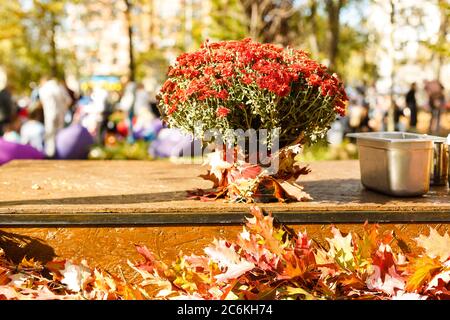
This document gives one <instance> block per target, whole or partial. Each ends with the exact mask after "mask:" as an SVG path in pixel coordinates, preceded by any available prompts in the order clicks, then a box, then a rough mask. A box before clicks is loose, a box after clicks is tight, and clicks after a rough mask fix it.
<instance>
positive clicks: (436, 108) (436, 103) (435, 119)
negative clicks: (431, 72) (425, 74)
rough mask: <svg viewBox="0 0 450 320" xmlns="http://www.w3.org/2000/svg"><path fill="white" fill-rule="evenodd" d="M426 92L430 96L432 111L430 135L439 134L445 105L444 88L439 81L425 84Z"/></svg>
mask: <svg viewBox="0 0 450 320" xmlns="http://www.w3.org/2000/svg"><path fill="white" fill-rule="evenodd" d="M425 91H426V92H427V94H428V104H429V106H430V111H431V120H430V126H429V129H428V133H429V134H439V131H440V128H441V126H440V125H441V124H440V121H441V113H442V109H443V108H444V105H445V95H444V86H443V85H442V83H440V82H439V80H433V81H427V82H425Z"/></svg>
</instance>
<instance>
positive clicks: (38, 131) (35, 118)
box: [20, 106, 45, 151]
mask: <svg viewBox="0 0 450 320" xmlns="http://www.w3.org/2000/svg"><path fill="white" fill-rule="evenodd" d="M28 112H29V113H28V120H27V121H25V123H24V124H23V125H22V128H21V129H20V140H21V143H22V144H28V145H30V146H32V147H34V148H35V149H37V150H39V151H44V139H45V127H44V111H43V110H42V107H41V106H37V107H34V108H32V107H30V108H29V111H28Z"/></svg>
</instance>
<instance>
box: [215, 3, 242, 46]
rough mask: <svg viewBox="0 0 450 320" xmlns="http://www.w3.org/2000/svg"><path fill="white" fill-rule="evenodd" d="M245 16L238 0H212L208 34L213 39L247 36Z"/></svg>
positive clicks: (235, 38)
mask: <svg viewBox="0 0 450 320" xmlns="http://www.w3.org/2000/svg"><path fill="white" fill-rule="evenodd" d="M247 35H248V30H247V26H246V16H245V13H244V9H243V8H242V5H241V2H240V0H212V1H211V27H210V36H211V38H212V39H214V40H239V39H243V38H245V37H247Z"/></svg>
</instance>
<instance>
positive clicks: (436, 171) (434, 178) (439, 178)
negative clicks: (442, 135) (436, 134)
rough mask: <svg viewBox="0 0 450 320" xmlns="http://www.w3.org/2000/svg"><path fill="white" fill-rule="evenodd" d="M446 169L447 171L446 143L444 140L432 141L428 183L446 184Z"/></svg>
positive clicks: (435, 184) (434, 184) (447, 177)
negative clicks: (431, 159)
mask: <svg viewBox="0 0 450 320" xmlns="http://www.w3.org/2000/svg"><path fill="white" fill-rule="evenodd" d="M448 171H449V154H448V144H447V143H446V142H444V141H434V147H433V161H432V164H431V176H430V185H433V186H446V185H447V182H448V179H449V176H448Z"/></svg>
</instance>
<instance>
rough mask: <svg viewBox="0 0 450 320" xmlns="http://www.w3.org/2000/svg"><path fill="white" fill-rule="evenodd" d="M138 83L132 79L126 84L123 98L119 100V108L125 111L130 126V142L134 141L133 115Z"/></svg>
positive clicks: (128, 138)
mask: <svg viewBox="0 0 450 320" xmlns="http://www.w3.org/2000/svg"><path fill="white" fill-rule="evenodd" d="M136 89H137V86H136V83H135V82H133V81H130V82H128V83H127V85H126V86H125V89H124V92H123V95H122V98H121V99H120V102H119V110H121V111H123V112H124V114H125V116H126V122H127V127H128V137H127V140H128V142H129V143H133V142H134V137H133V117H134V105H135V102H136Z"/></svg>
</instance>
